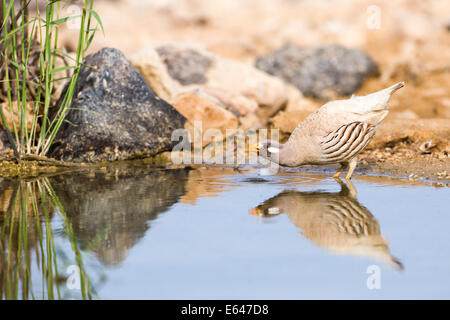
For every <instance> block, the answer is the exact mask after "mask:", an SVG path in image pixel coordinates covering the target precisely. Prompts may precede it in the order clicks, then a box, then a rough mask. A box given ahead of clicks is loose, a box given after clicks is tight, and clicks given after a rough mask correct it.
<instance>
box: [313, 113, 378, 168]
mask: <svg viewBox="0 0 450 320" xmlns="http://www.w3.org/2000/svg"><path fill="white" fill-rule="evenodd" d="M330 136H331V138H330ZM374 136H375V126H373V125H370V124H368V123H364V122H359V121H355V122H352V123H350V124H345V125H342V126H341V127H340V128H339V129H337V130H335V131H333V132H330V133H329V134H327V135H326V136H325V137H324V139H323V142H321V147H322V149H323V154H324V162H326V161H328V162H330V163H339V162H343V161H349V160H351V159H352V158H353V157H354V156H356V155H357V154H358V153H359V152H360V151H361V150H362V149H364V147H365V146H366V145H367V144H368V143H369V142H370V141H371V140H372V138H373V137H374Z"/></svg>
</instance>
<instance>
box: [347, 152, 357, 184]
mask: <svg viewBox="0 0 450 320" xmlns="http://www.w3.org/2000/svg"><path fill="white" fill-rule="evenodd" d="M357 164H358V158H357V157H354V158H353V159H352V160H350V161H349V162H348V172H347V175H346V176H345V179H346V180H347V181H349V180H350V179H351V178H352V174H353V170H355V168H356V165H357Z"/></svg>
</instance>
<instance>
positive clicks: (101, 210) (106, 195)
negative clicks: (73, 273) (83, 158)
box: [50, 168, 189, 265]
mask: <svg viewBox="0 0 450 320" xmlns="http://www.w3.org/2000/svg"><path fill="white" fill-rule="evenodd" d="M188 174H189V170H185V169H179V170H149V169H148V168H142V169H136V168H134V169H132V170H126V169H118V168H115V169H114V168H109V169H105V170H104V171H100V172H99V171H96V172H92V173H89V174H73V173H72V174H67V175H65V174H63V175H58V176H55V177H52V178H51V179H50V181H51V184H52V186H53V187H54V189H55V192H56V194H57V196H58V198H59V200H60V201H61V204H62V207H63V208H64V210H65V213H66V214H67V217H68V219H69V220H70V222H71V224H72V227H73V230H74V233H75V235H76V238H77V240H78V241H79V242H80V246H81V248H82V249H83V250H88V251H93V252H95V253H96V254H97V256H98V258H99V259H100V260H101V261H102V262H103V263H104V264H106V265H116V264H118V263H120V262H122V261H124V260H125V258H126V256H127V253H128V250H129V249H130V248H131V247H133V246H134V245H135V244H136V243H137V241H138V240H139V239H140V238H141V237H143V236H144V234H145V232H146V231H147V229H148V228H149V227H150V224H149V221H151V220H154V219H156V218H157V217H158V215H159V214H160V213H162V212H164V211H166V210H167V209H168V208H169V207H170V206H171V205H173V204H174V203H176V202H177V201H178V199H179V198H180V196H182V195H183V194H184V193H185V184H186V181H187V178H188Z"/></svg>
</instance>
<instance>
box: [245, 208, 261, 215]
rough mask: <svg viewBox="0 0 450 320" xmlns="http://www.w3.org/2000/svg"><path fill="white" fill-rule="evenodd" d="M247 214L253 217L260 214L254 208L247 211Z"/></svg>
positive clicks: (259, 211)
mask: <svg viewBox="0 0 450 320" xmlns="http://www.w3.org/2000/svg"><path fill="white" fill-rule="evenodd" d="M248 213H249V214H251V215H253V216H259V215H260V213H261V210H259V209H258V208H254V209H251V210H249V211H248Z"/></svg>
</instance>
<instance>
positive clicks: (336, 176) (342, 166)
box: [333, 162, 348, 178]
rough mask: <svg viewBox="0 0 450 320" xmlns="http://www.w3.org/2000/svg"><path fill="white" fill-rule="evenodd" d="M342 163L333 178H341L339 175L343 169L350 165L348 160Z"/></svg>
mask: <svg viewBox="0 0 450 320" xmlns="http://www.w3.org/2000/svg"><path fill="white" fill-rule="evenodd" d="M340 165H341V168H340V169H339V170H338V171H336V173H335V174H334V175H333V178H339V175H340V174H341V173H342V171H344V170H345V169H346V168H347V167H348V164H347V162H341V163H340Z"/></svg>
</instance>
